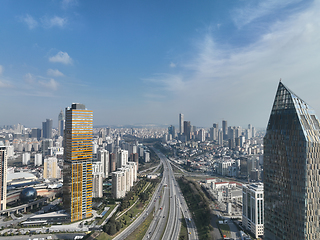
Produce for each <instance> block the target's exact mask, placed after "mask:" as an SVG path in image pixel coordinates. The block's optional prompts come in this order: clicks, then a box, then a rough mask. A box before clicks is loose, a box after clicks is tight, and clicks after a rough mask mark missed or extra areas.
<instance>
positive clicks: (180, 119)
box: [179, 113, 184, 134]
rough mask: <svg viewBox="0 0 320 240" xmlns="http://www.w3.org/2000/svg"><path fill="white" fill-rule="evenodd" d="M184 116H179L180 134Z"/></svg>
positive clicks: (182, 128) (182, 129)
mask: <svg viewBox="0 0 320 240" xmlns="http://www.w3.org/2000/svg"><path fill="white" fill-rule="evenodd" d="M183 121H184V116H183V114H182V113H180V114H179V131H180V134H183V133H184V132H183V131H184V126H183Z"/></svg>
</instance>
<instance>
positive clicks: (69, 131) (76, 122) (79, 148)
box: [63, 103, 93, 222]
mask: <svg viewBox="0 0 320 240" xmlns="http://www.w3.org/2000/svg"><path fill="white" fill-rule="evenodd" d="M65 116H66V121H65V131H64V165H63V204H64V206H65V209H66V210H67V211H68V213H69V214H70V216H71V222H74V221H77V220H81V219H84V218H87V217H91V216H92V128H93V113H92V111H90V110H87V109H86V108H85V105H83V104H79V103H73V104H72V105H71V108H69V107H68V108H66V114H65Z"/></svg>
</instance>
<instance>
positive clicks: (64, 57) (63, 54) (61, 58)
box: [49, 51, 73, 65]
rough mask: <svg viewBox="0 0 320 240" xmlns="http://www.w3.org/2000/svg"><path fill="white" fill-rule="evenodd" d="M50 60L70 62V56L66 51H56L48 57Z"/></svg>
mask: <svg viewBox="0 0 320 240" xmlns="http://www.w3.org/2000/svg"><path fill="white" fill-rule="evenodd" d="M49 61H50V62H60V63H63V64H66V65H67V64H72V62H73V61H72V58H71V57H70V56H69V54H68V53H66V52H61V51H60V52H58V53H57V55H55V56H53V57H50V58H49Z"/></svg>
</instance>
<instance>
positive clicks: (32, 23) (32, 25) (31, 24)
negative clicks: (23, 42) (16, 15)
mask: <svg viewBox="0 0 320 240" xmlns="http://www.w3.org/2000/svg"><path fill="white" fill-rule="evenodd" d="M21 19H22V21H23V22H24V23H26V24H27V25H28V27H29V29H34V28H36V27H37V26H38V22H37V21H36V20H35V19H34V18H33V17H32V16H30V15H29V14H27V15H26V16H25V17H22V18H21Z"/></svg>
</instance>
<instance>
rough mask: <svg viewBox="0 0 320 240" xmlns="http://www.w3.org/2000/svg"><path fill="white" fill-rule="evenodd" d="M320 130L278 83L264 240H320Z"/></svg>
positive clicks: (267, 160) (268, 141) (268, 142)
mask: <svg viewBox="0 0 320 240" xmlns="http://www.w3.org/2000/svg"><path fill="white" fill-rule="evenodd" d="M319 131H320V125H319V120H318V118H317V116H316V115H315V112H314V110H313V109H312V108H311V107H310V106H309V105H308V104H307V103H305V102H304V101H303V100H302V99H301V98H299V97H298V96H297V95H295V94H294V93H293V92H292V91H290V90H289V89H288V88H287V87H286V86H284V85H283V84H282V83H281V82H279V86H278V90H277V93H276V97H275V100H274V103H273V107H272V111H271V114H270V118H269V122H268V126H267V132H266V135H265V137H264V158H263V162H264V164H263V166H264V173H263V174H264V194H265V196H264V202H265V214H264V216H265V225H264V234H265V235H264V236H265V238H264V239H266V240H284V239H299V240H307V239H308V240H311V239H320V226H319V222H320V217H319V209H320V201H319V199H320V184H319V183H320V177H319V171H320V154H319V153H320V133H319Z"/></svg>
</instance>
